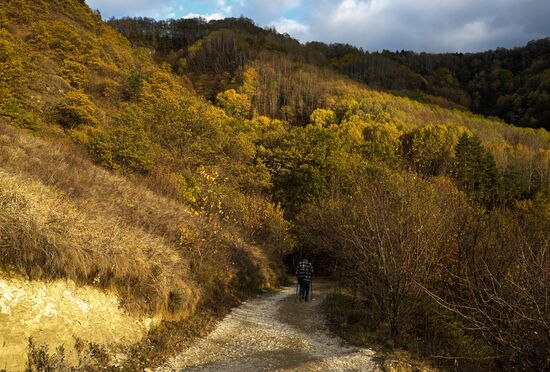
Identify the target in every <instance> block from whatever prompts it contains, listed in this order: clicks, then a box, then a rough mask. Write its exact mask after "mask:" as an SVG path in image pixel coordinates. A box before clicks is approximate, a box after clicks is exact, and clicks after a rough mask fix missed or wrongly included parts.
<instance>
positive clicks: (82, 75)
mask: <svg viewBox="0 0 550 372" xmlns="http://www.w3.org/2000/svg"><path fill="white" fill-rule="evenodd" d="M59 75H60V76H62V77H63V78H64V79H65V80H67V82H68V83H69V84H70V85H71V86H72V87H73V88H75V89H82V88H84V87H85V86H86V84H87V83H88V79H87V77H86V67H85V66H84V65H82V64H80V63H78V62H75V61H71V60H68V59H66V60H64V61H63V65H62V66H61V68H60V69H59Z"/></svg>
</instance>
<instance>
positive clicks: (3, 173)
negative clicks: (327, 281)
mask: <svg viewBox="0 0 550 372" xmlns="http://www.w3.org/2000/svg"><path fill="white" fill-rule="evenodd" d="M0 19H1V20H2V21H1V22H0V34H1V38H0V117H1V118H0V184H1V186H0V206H1V208H0V249H1V252H2V254H1V255H0V257H1V259H0V271H2V273H3V274H2V275H6V276H14V277H19V276H20V275H22V276H23V277H24V278H26V279H30V280H40V281H50V280H57V279H70V280H72V281H74V282H76V283H77V285H80V286H82V285H91V286H95V287H98V288H105V289H108V290H110V291H112V292H113V293H115V294H116V295H117V296H118V298H119V299H120V302H121V305H122V306H123V308H124V309H125V311H128V312H130V313H131V314H133V316H136V317H143V316H155V317H160V318H162V319H164V320H167V321H180V320H185V319H188V318H189V317H191V316H194V315H195V314H196V312H197V311H199V310H200V311H206V312H220V313H223V311H224V310H225V309H227V308H228V306H230V305H232V304H235V303H236V302H237V301H238V300H239V299H241V298H243V296H246V295H248V294H251V293H254V292H255V291H257V290H259V289H261V288H267V287H272V286H274V285H276V283H277V282H278V281H279V280H280V278H281V265H280V257H279V256H278V254H279V253H280V252H283V251H285V250H288V247H289V246H290V244H291V243H292V241H291V239H290V237H289V236H288V232H287V228H288V226H287V225H288V224H287V222H286V221H284V220H283V218H282V213H281V211H280V210H279V209H278V208H277V207H276V206H275V205H274V204H273V203H271V201H270V199H269V197H268V196H265V195H262V194H261V190H262V189H263V188H264V187H265V186H264V185H265V184H266V182H269V175H268V174H267V172H266V171H265V170H263V169H262V167H261V166H260V165H259V164H256V163H255V161H254V158H253V157H254V145H253V144H252V142H251V140H250V139H249V138H248V137H246V136H244V135H240V134H239V133H236V132H235V128H234V126H232V120H231V118H229V117H228V116H227V115H226V114H225V113H224V112H223V111H222V110H221V109H218V108H215V107H213V106H212V105H210V104H209V103H208V102H206V101H204V100H202V99H200V98H199V97H196V96H195V95H194V94H193V93H192V92H191V91H190V90H188V89H187V88H186V87H185V85H186V82H185V80H184V79H182V78H178V77H177V76H175V75H172V74H171V73H170V72H168V71H167V70H166V69H165V68H164V67H162V66H157V65H156V64H155V63H154V62H153V61H152V60H151V59H150V57H149V53H148V51H146V50H139V49H133V48H132V47H131V45H130V44H129V43H128V41H127V40H126V39H125V38H124V37H122V36H121V35H119V34H118V33H117V32H116V31H114V30H113V29H111V28H110V27H109V26H107V25H105V24H104V23H103V22H102V21H101V19H100V18H99V16H98V15H96V14H94V13H93V12H92V11H91V10H90V9H89V8H88V7H87V6H86V5H85V4H84V3H83V2H80V1H53V2H52V1H7V2H3V5H2V7H1V8H0ZM14 127H15V128H14ZM16 128H21V129H25V130H26V131H24V132H23V131H20V130H19V129H16ZM37 137H42V138H41V139H40V138H37ZM94 162H95V163H96V164H94ZM101 165H103V167H101ZM245 191H246V193H245ZM222 208H223V209H222ZM23 320H24V319H21V321H23ZM174 324H177V323H174ZM163 327H173V326H162V327H161V328H160V329H163ZM179 332H180V333H182V332H184V330H180V331H179ZM157 333H158V332H157ZM160 339H162V338H159V340H160ZM19 341H21V340H19ZM102 341H103V342H113V341H115V340H114V339H106V340H102ZM22 342H24V343H26V342H27V340H23V341H22ZM50 342H51V344H52V345H56V344H57V343H58V342H59V343H60V342H61V341H60V340H57V339H55V338H52V339H51V340H50ZM159 342H160V341H159ZM163 342H164V341H163ZM18 347H19V346H18ZM159 351H160V352H161V353H162V350H159ZM1 355H3V354H2V351H1V350H0V359H1V358H2V356H1ZM23 357H24V356H23Z"/></svg>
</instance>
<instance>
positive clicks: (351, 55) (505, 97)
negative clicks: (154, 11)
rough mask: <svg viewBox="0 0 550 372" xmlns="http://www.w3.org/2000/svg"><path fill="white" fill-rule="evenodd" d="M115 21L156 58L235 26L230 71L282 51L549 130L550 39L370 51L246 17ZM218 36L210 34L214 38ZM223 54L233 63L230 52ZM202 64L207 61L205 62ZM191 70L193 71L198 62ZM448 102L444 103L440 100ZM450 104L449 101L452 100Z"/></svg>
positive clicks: (384, 85)
mask: <svg viewBox="0 0 550 372" xmlns="http://www.w3.org/2000/svg"><path fill="white" fill-rule="evenodd" d="M109 23H110V24H111V25H113V26H114V27H115V28H117V29H118V30H119V31H120V32H121V33H122V34H123V35H125V36H127V37H128V38H129V39H130V40H131V41H132V42H133V43H134V44H136V45H144V46H148V47H151V48H153V49H154V50H155V51H157V53H158V55H157V57H158V58H160V59H164V60H168V61H170V62H171V63H173V64H176V63H177V62H176V61H174V58H176V55H177V56H178V57H179V58H181V57H182V56H186V55H187V53H189V48H191V47H192V46H193V45H194V44H195V43H197V42H199V41H201V40H203V39H205V40H208V38H207V37H208V36H209V35H210V34H212V33H216V32H219V31H220V30H230V31H231V33H232V34H233V36H234V37H236V38H237V39H239V40H240V41H239V43H238V44H231V45H222V44H219V45H220V47H221V48H224V51H225V52H229V50H230V48H231V47H235V48H236V50H234V51H233V53H238V54H239V58H237V59H232V62H233V63H236V64H235V65H233V66H224V67H225V68H226V69H225V71H227V72H231V70H232V69H234V68H236V67H238V65H241V64H245V63H246V60H247V59H250V58H255V55H256V54H257V53H258V52H259V51H261V50H265V49H267V50H276V51H279V52H282V53H284V54H286V55H289V56H292V58H293V59H294V60H295V61H299V62H302V63H309V64H313V65H317V66H322V67H332V68H333V69H334V70H335V71H338V72H340V73H343V74H346V75H347V76H349V77H350V78H352V79H354V80H356V81H359V82H362V83H366V84H368V85H369V86H371V87H375V88H379V89H385V90H389V91H393V92H402V94H406V95H409V96H411V97H413V98H418V99H424V100H428V101H430V97H428V96H427V95H429V96H436V97H443V98H445V99H446V100H448V101H449V102H452V103H453V104H455V105H458V106H461V107H465V108H468V109H470V110H472V111H474V112H476V113H480V114H483V115H488V116H497V117H500V118H502V119H504V120H506V121H507V122H508V123H512V124H515V125H519V126H524V127H532V128H546V129H549V128H550V111H549V110H548V107H550V39H541V40H536V41H532V42H530V43H528V44H527V45H526V46H524V47H519V48H514V49H504V48H498V49H496V50H492V51H487V52H483V53H466V54H463V53H449V54H428V53H415V52H410V51H397V52H391V51H388V50H384V51H382V52H367V51H364V50H362V49H360V48H356V47H353V46H351V45H346V44H331V45H327V44H324V43H320V42H309V43H306V44H305V45H301V44H300V43H298V42H297V41H296V40H294V39H292V38H290V37H289V36H288V35H281V34H277V33H276V32H275V30H273V29H262V28H260V27H257V26H256V25H255V24H254V23H253V21H252V20H250V19H247V18H238V19H235V18H228V19H224V20H213V21H210V22H207V21H206V20H204V19H200V18H199V19H180V20H167V21H154V20H152V19H147V18H123V19H111V20H110V21H109ZM212 38H216V36H210V39H212ZM222 60H224V61H227V59H226V58H225V57H223V58H222ZM200 66H202V67H203V68H206V67H205V64H200ZM188 71H190V72H191V73H194V72H195V70H194V69H193V66H188ZM439 103H441V101H440V102H439ZM447 104H449V103H447Z"/></svg>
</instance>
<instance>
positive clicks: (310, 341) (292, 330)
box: [158, 282, 380, 371]
mask: <svg viewBox="0 0 550 372" xmlns="http://www.w3.org/2000/svg"><path fill="white" fill-rule="evenodd" d="M332 288H333V284H331V283H329V282H316V283H314V293H313V301H310V302H308V303H304V302H298V301H296V298H295V287H287V288H284V289H283V290H282V291H281V292H278V293H276V294H271V295H265V296H260V297H257V298H255V299H252V300H249V301H247V302H245V303H243V304H242V305H241V306H240V307H238V308H236V309H234V310H233V311H232V312H231V313H230V314H229V315H228V316H227V317H226V318H225V319H224V320H222V321H221V322H220V324H219V325H218V326H217V327H216V329H215V330H214V331H213V332H212V333H211V334H210V335H208V336H207V337H205V338H203V339H200V340H199V341H197V342H196V343H195V344H194V345H193V346H191V347H190V348H188V349H186V350H184V351H183V352H182V353H181V354H179V355H177V356H176V357H174V358H173V359H172V360H170V361H169V363H168V364H167V365H165V366H164V367H161V368H158V371H171V370H178V369H183V370H185V371H379V370H380V368H379V366H378V364H377V363H376V362H375V352H374V351H372V350H370V349H360V348H355V347H350V346H348V345H346V344H345V343H344V341H343V340H342V339H340V338H339V337H338V336H336V335H334V334H332V333H331V332H330V331H329V330H328V328H327V327H326V325H325V322H324V319H323V316H322V314H321V311H320V303H321V302H322V300H323V298H324V297H325V296H326V295H327V293H329V292H330V290H331V289H332Z"/></svg>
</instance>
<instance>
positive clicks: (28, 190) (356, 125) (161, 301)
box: [0, 0, 550, 370]
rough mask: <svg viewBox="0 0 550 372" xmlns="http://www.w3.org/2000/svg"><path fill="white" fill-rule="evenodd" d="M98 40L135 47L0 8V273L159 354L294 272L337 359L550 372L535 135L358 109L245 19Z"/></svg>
mask: <svg viewBox="0 0 550 372" xmlns="http://www.w3.org/2000/svg"><path fill="white" fill-rule="evenodd" d="M111 24H112V25H115V26H116V27H117V28H118V29H119V30H121V31H123V32H124V34H125V35H127V36H128V37H129V39H130V40H131V41H132V42H133V43H134V45H133V46H132V45H131V43H130V41H129V40H128V39H126V38H124V37H123V36H122V35H120V34H118V33H117V32H116V31H115V30H114V29H112V28H111V27H110V26H108V25H106V24H105V23H103V22H102V21H101V19H100V17H99V15H98V14H96V13H94V12H92V11H91V10H90V9H89V8H87V7H86V6H85V5H84V4H83V3H82V2H80V1H76V0H57V1H53V2H52V1H45V0H38V1H32V2H31V1H24V0H8V1H7V2H6V6H4V7H2V8H0V34H1V35H2V38H1V39H0V67H1V68H0V120H1V121H0V186H1V187H0V207H1V209H0V249H1V252H2V254H1V255H0V265H1V268H2V269H3V270H15V271H17V272H19V273H21V274H24V275H26V276H27V277H29V278H31V279H45V280H47V279H53V278H71V279H73V280H75V281H76V282H78V283H80V284H90V285H96V286H100V287H103V288H110V289H112V290H114V291H116V292H117V293H118V294H119V296H120V297H121V298H122V299H123V304H124V306H126V308H127V309H128V310H129V311H134V312H142V313H149V314H153V313H154V314H160V315H162V316H163V317H164V318H165V319H166V320H170V321H173V322H171V323H170V322H167V323H164V324H163V325H162V326H161V327H160V328H158V329H157V330H156V331H153V332H152V334H151V335H150V340H154V342H155V344H156V345H159V346H161V347H159V349H164V350H167V349H170V346H169V345H170V342H169V341H167V340H166V339H165V338H163V337H164V336H161V335H160V334H164V333H163V331H162V330H165V331H166V332H165V334H166V335H170V337H172V338H173V339H174V338H175V339H178V337H180V336H181V334H182V333H185V330H184V329H182V328H183V325H184V324H185V322H186V321H188V320H189V319H193V317H194V316H196V314H197V311H198V310H204V311H207V312H208V313H209V314H216V313H217V314H221V313H223V312H224V311H225V309H227V308H228V306H231V305H233V304H235V303H236V301H238V300H239V299H241V298H243V296H246V295H248V294H251V293H253V292H254V291H256V290H258V289H259V288H262V287H271V286H274V285H275V284H276V283H277V282H278V281H279V280H280V279H281V277H282V271H283V268H282V265H281V262H282V258H283V256H284V255H286V254H291V253H292V252H301V253H305V254H309V255H312V256H313V257H314V258H315V264H316V266H317V267H323V266H324V267H325V270H326V271H329V272H330V273H331V274H332V275H333V276H334V277H335V278H337V279H339V281H340V282H341V284H342V286H343V287H344V289H343V292H342V293H344V294H343V295H339V296H340V297H338V296H336V297H334V298H333V300H334V301H341V302H342V303H343V304H344V303H345V304H348V305H349V306H348V305H346V309H347V310H349V313H348V312H347V311H346V312H341V313H338V312H333V318H334V319H338V317H340V321H338V323H339V324H344V323H346V324H344V330H345V329H347V328H346V327H347V325H353V324H357V325H359V326H358V327H354V328H353V330H352V331H350V333H348V336H349V338H350V339H351V340H352V341H356V342H373V341H374V342H379V343H383V344H385V345H387V346H388V347H394V348H407V349H408V350H410V351H412V352H414V353H416V354H418V355H420V356H423V357H426V358H428V359H430V360H432V361H433V363H434V364H436V365H438V366H443V367H446V366H451V365H454V367H455V368H458V369H461V370H468V369H471V368H475V367H482V368H489V369H490V368H502V369H509V368H524V369H533V370H543V369H545V368H548V363H549V361H548V359H547V356H548V355H549V354H550V352H549V351H550V336H549V334H550V333H549V332H550V331H549V328H548V324H549V307H548V303H549V302H548V293H547V289H548V288H550V282H549V278H550V275H549V274H550V273H549V268H550V264H549V260H550V257H549V256H548V244H549V241H550V237H549V235H548V234H549V231H550V222H549V221H550V220H549V218H550V217H549V213H548V208H549V203H550V199H549V197H548V194H549V191H548V190H549V186H550V134H549V133H548V132H547V131H546V130H544V129H522V128H518V127H515V126H513V125H509V124H505V123H504V122H501V121H499V120H497V119H491V118H486V117H482V116H478V115H474V114H472V113H470V112H468V111H466V110H464V108H449V107H457V106H456V105H454V104H451V103H450V101H449V100H447V99H444V98H443V99H442V98H440V97H439V98H438V97H431V98H429V97H428V98H429V100H430V102H432V103H422V102H420V101H418V100H414V99H412V98H406V97H402V96H396V95H392V94H390V93H384V92H379V91H376V90H372V89H369V88H367V87H366V86H363V85H361V84H360V83H358V82H356V81H353V80H351V79H350V78H349V77H346V76H342V75H339V74H338V71H344V70H345V68H343V67H342V65H341V64H339V61H340V62H341V61H342V59H346V58H347V57H345V55H346V54H348V53H347V52H345V53H344V52H342V53H343V54H342V53H340V54H338V53H337V54H336V55H334V56H333V57H330V58H329V57H327V56H329V55H332V54H331V53H333V52H334V53H335V52H336V51H337V50H340V49H339V48H341V47H342V46H331V47H326V46H323V45H317V44H311V45H307V46H302V45H300V44H299V43H298V42H297V41H295V40H293V39H291V38H289V37H288V36H284V35H279V34H277V33H276V32H275V31H274V30H260V29H258V28H257V27H255V26H254V25H253V24H252V23H251V22H250V21H249V20H246V19H228V20H223V21H215V22H210V23H206V22H205V21H203V20H185V21H174V22H165V23H156V22H152V21H150V20H142V19H138V20H132V19H123V20H118V21H114V20H113V21H111ZM143 30H145V32H143ZM159 30H169V31H170V32H162V34H163V35H167V36H166V37H161V38H158V37H157V36H158V35H157V33H158V32H160V31H159ZM251 35H252V36H251ZM325 47H326V48H325ZM147 48H153V49H154V50H152V49H147ZM343 50H344V51H345V50H347V49H346V48H343ZM352 52H353V53H355V54H359V55H360V57H361V56H362V57H361V58H363V57H364V58H367V57H369V56H365V55H363V54H361V53H362V52H361V53H359V52H358V51H352ZM151 54H152V55H153V58H151ZM371 57H372V56H371ZM378 57H379V58H384V61H386V60H391V58H392V57H391V56H385V55H382V56H378ZM378 57H376V58H378ZM333 58H335V59H333ZM369 58H370V57H369ZM373 58H374V57H373ZM537 58H539V57H537ZM540 58H543V57H540ZM327 59H328V60H329V61H332V62H334V63H333V64H335V65H336V69H334V68H332V67H329V66H328V64H327V63H328V62H327ZM395 63H396V64H397V62H395ZM342 64H343V62H342ZM399 66H401V65H399ZM371 67H372V66H371ZM369 68H370V67H369ZM373 68H374V67H373ZM396 68H397V67H396ZM399 68H401V67H399ZM403 68H404V67H403ZM375 70H376V69H375ZM369 71H370V70H369ZM376 71H378V70H376ZM369 76H370V75H369ZM352 77H354V78H356V77H355V76H352ZM361 79H362V78H361ZM361 79H359V80H361ZM415 79H418V81H419V83H418V84H419V85H418V88H419V89H420V90H423V89H424V88H423V87H424V85H423V84H424V83H423V82H422V81H423V79H424V78H423V77H422V76H420V75H418V76H417V75H415ZM444 80H445V81H447V82H449V81H450V80H449V79H444ZM451 80H452V79H451ZM434 84H435V83H434ZM381 85H382V86H384V84H381ZM430 86H432V85H430ZM398 88H399V89H401V88H402V87H398ZM405 88H410V87H408V86H405ZM396 89H397V88H396ZM430 89H431V88H430ZM430 89H427V91H428V92H429V93H431V94H437V95H438V96H445V97H447V98H451V100H453V101H455V102H458V103H460V104H461V105H463V106H467V104H466V103H467V102H466V101H467V97H465V96H464V95H461V94H458V95H457V96H456V97H455V96H454V95H453V97H449V95H450V93H449V94H447V93H445V92H436V91H433V90H430ZM457 89H458V88H457ZM424 90H425V89H424ZM453 92H454V93H456V91H453ZM454 93H453V94H454ZM459 93H460V92H459ZM413 96H414V95H413ZM462 99H465V101H464V102H463V101H462ZM425 100H426V97H422V101H425ZM436 103H439V104H436ZM537 107H538V106H537ZM542 107H543V108H544V107H545V105H544V104H543V105H542ZM543 111H544V110H543ZM537 117H538V116H537ZM537 120H538V119H537ZM530 125H531V124H530ZM533 125H534V124H533ZM536 126H541V125H538V124H537V125H536ZM16 128H17V129H16ZM21 128H26V129H27V130H26V131H22V130H21ZM29 130H30V131H32V135H31V132H30V131H29ZM36 137H41V138H36ZM348 301H349V302H348ZM342 319H343V320H342ZM348 323H349V324H348ZM155 332H157V333H155ZM140 350H142V351H143V350H146V351H147V353H149V352H151V349H147V348H146V347H145V348H144V349H140ZM39 351H40V350H39ZM39 354H40V353H39ZM153 354H154V353H153ZM148 357H151V358H156V356H151V355H149V354H148Z"/></svg>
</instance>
